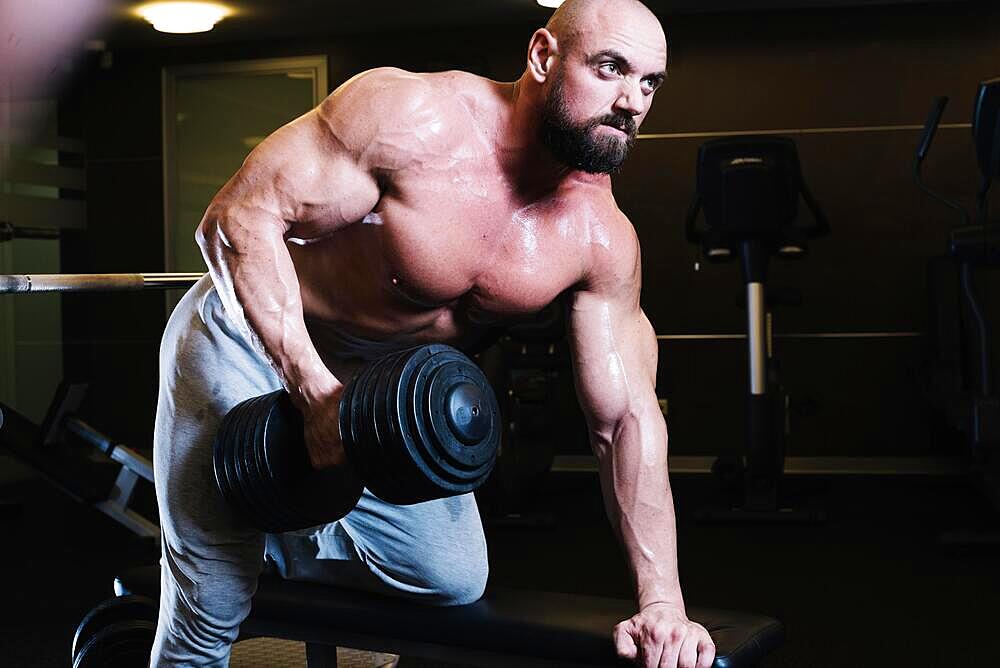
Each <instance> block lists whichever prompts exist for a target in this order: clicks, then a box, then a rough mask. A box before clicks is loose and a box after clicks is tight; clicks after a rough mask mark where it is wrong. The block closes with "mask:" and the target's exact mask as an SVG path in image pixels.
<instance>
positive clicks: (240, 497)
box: [217, 399, 253, 522]
mask: <svg viewBox="0 0 1000 668" xmlns="http://www.w3.org/2000/svg"><path fill="white" fill-rule="evenodd" d="M250 401H252V399H248V400H245V401H241V402H240V403H238V404H236V405H235V406H234V407H233V408H231V409H230V410H229V412H228V413H226V416H225V418H224V419H223V423H222V430H221V431H220V433H219V435H218V436H217V438H218V439H220V440H221V444H220V447H221V448H222V455H221V457H222V470H223V476H224V478H225V480H226V482H227V483H228V489H229V494H230V497H231V500H230V503H231V505H232V507H233V508H234V509H235V510H236V512H237V513H238V514H239V515H240V516H241V517H242V518H243V519H244V520H247V521H248V522H249V521H250V520H252V518H253V512H252V510H251V507H250V503H249V502H248V501H247V499H246V495H245V493H244V492H243V485H242V483H241V481H240V478H239V472H238V471H237V469H236V451H237V450H239V448H238V447H237V443H238V442H237V440H236V439H237V438H239V426H240V417H241V416H242V415H243V413H244V411H245V410H246V407H247V404H248V403H249V402H250Z"/></svg>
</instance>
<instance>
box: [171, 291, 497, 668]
mask: <svg viewBox="0 0 1000 668" xmlns="http://www.w3.org/2000/svg"><path fill="white" fill-rule="evenodd" d="M314 338H315V337H314ZM340 352H341V351H337V350H324V349H322V348H321V349H320V353H321V355H322V356H323V357H324V360H325V361H326V362H327V364H328V366H330V368H331V371H333V373H334V374H335V375H337V377H338V378H339V379H340V380H341V381H342V382H345V383H346V382H347V380H348V379H349V378H350V374H351V373H352V372H353V371H356V370H357V368H358V366H359V364H358V362H357V360H354V361H353V362H352V361H350V360H341V358H340V357H338V355H340ZM355 352H356V351H355ZM342 374H343V375H342ZM279 387H280V383H279V381H278V378H277V376H276V374H275V373H274V371H273V369H271V367H270V366H269V365H268V364H267V362H266V361H265V360H264V359H263V358H262V357H261V356H260V355H259V354H258V353H257V352H256V350H255V349H254V348H253V347H251V346H250V345H249V344H248V343H247V341H246V340H244V338H243V336H242V335H241V334H240V333H239V332H238V330H237V329H236V328H235V327H234V326H233V325H232V323H231V322H230V320H229V319H228V317H227V315H226V313H225V311H224V309H223V306H222V303H221V301H220V299H219V296H218V294H217V293H216V291H215V288H214V287H213V285H212V282H211V281H210V280H209V278H208V277H207V276H206V277H205V278H203V279H201V280H200V281H199V282H198V283H197V284H196V285H195V286H194V287H193V288H191V290H190V291H189V292H188V293H187V294H186V295H185V296H184V298H183V299H182V300H181V301H180V303H179V304H178V305H177V308H176V309H175V310H174V312H173V315H172V316H171V317H170V321H169V322H168V323H167V328H166V330H165V331H164V335H163V342H162V344H161V347H160V388H159V401H158V404H157V408H156V431H155V435H154V442H153V451H154V452H153V458H154V470H155V474H156V498H157V501H158V503H159V508H160V527H161V529H162V532H163V552H162V559H161V562H160V563H161V568H160V573H161V593H160V615H159V622H158V624H157V629H156V642H155V644H154V646H153V653H152V661H151V665H152V666H154V667H156V666H226V665H228V663H229V651H230V646H231V644H232V642H233V641H234V640H235V639H236V637H237V635H238V634H239V626H240V623H241V622H242V621H243V619H244V618H245V617H246V615H247V614H248V613H249V611H250V599H251V597H252V596H253V594H254V592H255V591H256V588H257V576H258V575H259V574H260V572H261V570H262V568H263V565H264V561H265V558H266V559H267V560H268V561H270V562H273V565H274V567H275V568H276V570H277V571H278V573H279V574H280V575H281V576H282V577H285V578H287V579H292V580H307V581H315V582H323V583H328V584H333V585H337V586H342V587H349V588H353V589H364V590H368V591H373V592H379V593H385V594H391V595H395V596H402V597H406V598H410V599H413V600H417V601H422V602H426V603H428V604H432V605H458V604H462V603H468V602H471V601H474V600H476V599H478V598H479V597H480V596H481V595H482V592H483V589H484V588H485V585H486V577H487V572H488V565H487V558H486V541H485V538H484V536H483V530H482V524H481V522H480V518H479V511H478V508H477V507H476V501H475V497H473V495H471V494H466V495H464V496H459V497H452V498H449V499H441V500H437V501H429V502H427V503H419V504H416V505H411V506H394V505H391V504H388V503H386V502H384V501H381V500H380V499H378V498H376V497H375V496H373V495H372V494H371V493H370V492H368V491H367V490H365V492H364V495H363V496H362V497H361V500H360V502H359V503H358V505H357V507H356V508H355V509H354V510H353V511H352V512H351V513H350V514H349V515H347V516H346V517H344V518H343V519H341V520H339V521H337V522H334V523H332V524H327V525H324V526H318V527H313V528H310V529H305V530H302V531H294V532H289V533H284V534H276V535H272V534H268V535H264V534H262V533H260V532H259V531H257V530H255V529H253V528H251V527H249V526H247V524H246V523H245V522H244V521H242V520H241V519H240V518H239V517H237V516H236V515H234V513H233V512H232V511H231V510H230V509H229V507H228V506H227V505H226V502H225V501H224V499H223V498H222V496H221V494H220V493H219V492H218V491H217V490H216V486H215V481H214V477H213V472H212V441H213V439H214V437H215V432H216V430H217V429H218V426H219V423H220V422H221V420H222V417H223V416H224V415H225V414H226V412H227V411H228V410H229V409H230V408H232V407H233V406H234V405H236V404H237V403H239V402H240V401H242V400H244V399H247V398H249V397H252V396H257V395H261V394H264V393H267V392H271V391H273V390H276V389H278V388H279ZM331 493H335V492H331Z"/></svg>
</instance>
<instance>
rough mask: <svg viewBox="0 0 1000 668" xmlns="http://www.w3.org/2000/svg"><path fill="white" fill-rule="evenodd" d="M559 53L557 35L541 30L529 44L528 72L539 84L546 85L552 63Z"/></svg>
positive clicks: (533, 36) (532, 37)
mask: <svg viewBox="0 0 1000 668" xmlns="http://www.w3.org/2000/svg"><path fill="white" fill-rule="evenodd" d="M558 53H559V43H558V42H557V41H556V38H555V35H553V34H552V33H550V32H549V31H548V30H546V29H545V28H539V29H538V30H536V31H535V34H534V35H532V36H531V41H530V42H528V71H529V72H531V76H532V77H533V78H534V79H535V81H537V82H538V83H545V80H546V79H547V78H548V76H549V72H550V71H551V70H552V63H553V61H554V60H555V57H556V55H558Z"/></svg>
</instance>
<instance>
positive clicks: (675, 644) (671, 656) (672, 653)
mask: <svg viewBox="0 0 1000 668" xmlns="http://www.w3.org/2000/svg"><path fill="white" fill-rule="evenodd" d="M685 637H686V634H685V631H684V627H683V626H674V627H673V628H671V629H670V630H669V631H667V632H665V633H662V632H661V633H660V634H659V637H658V642H657V644H658V645H659V646H660V647H661V648H662V649H661V651H662V654H661V655H660V661H659V663H654V664H652V665H654V666H657V667H658V668H677V657H678V655H679V654H680V652H681V645H682V644H683V643H684V640H685Z"/></svg>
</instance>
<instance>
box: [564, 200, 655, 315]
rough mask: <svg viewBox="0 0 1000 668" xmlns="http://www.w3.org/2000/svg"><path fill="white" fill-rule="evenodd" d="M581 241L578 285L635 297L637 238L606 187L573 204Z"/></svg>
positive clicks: (638, 277) (638, 268) (638, 275)
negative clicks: (582, 264) (582, 272)
mask: <svg viewBox="0 0 1000 668" xmlns="http://www.w3.org/2000/svg"><path fill="white" fill-rule="evenodd" d="M577 207H578V208H579V211H580V214H579V215H580V222H581V234H582V240H583V242H584V244H585V252H584V258H585V260H586V262H585V266H584V274H583V277H582V280H581V281H580V288H581V289H583V290H586V291H588V292H596V293H601V294H604V295H607V296H609V297H621V298H632V297H635V298H638V292H639V288H640V282H641V258H640V249H639V238H638V236H637V235H636V232H635V228H634V227H633V225H632V222H631V221H630V220H629V219H628V217H627V216H626V215H625V214H624V213H623V212H622V211H621V209H619V208H618V205H617V204H616V203H615V200H614V197H613V196H612V195H611V192H610V190H602V191H600V192H598V193H592V194H591V195H590V196H589V197H586V198H585V199H584V200H583V201H582V202H580V203H579V204H577Z"/></svg>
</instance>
